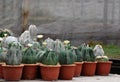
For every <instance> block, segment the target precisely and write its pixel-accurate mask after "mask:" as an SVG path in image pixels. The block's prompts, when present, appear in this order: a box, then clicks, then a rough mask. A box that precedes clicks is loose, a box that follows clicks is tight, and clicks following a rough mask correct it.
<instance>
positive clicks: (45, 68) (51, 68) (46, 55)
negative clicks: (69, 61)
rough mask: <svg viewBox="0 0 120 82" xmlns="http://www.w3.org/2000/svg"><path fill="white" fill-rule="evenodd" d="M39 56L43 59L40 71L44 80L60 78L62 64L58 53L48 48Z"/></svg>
mask: <svg viewBox="0 0 120 82" xmlns="http://www.w3.org/2000/svg"><path fill="white" fill-rule="evenodd" d="M40 55H41V56H39V57H38V58H39V59H40V60H41V62H40V63H41V64H40V72H41V77H42V79H43V80H47V81H52V80H58V77H59V71H60V67H61V65H60V64H59V60H58V54H57V53H56V52H55V51H53V50H51V49H46V50H45V51H44V52H43V54H40Z"/></svg>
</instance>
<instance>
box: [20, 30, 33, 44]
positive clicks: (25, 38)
mask: <svg viewBox="0 0 120 82" xmlns="http://www.w3.org/2000/svg"><path fill="white" fill-rule="evenodd" d="M19 42H20V43H21V44H22V45H24V46H26V44H28V43H31V42H32V39H31V36H30V32H29V31H28V30H26V31H25V32H23V33H22V34H21V35H20V37H19Z"/></svg>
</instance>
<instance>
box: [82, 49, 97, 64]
mask: <svg viewBox="0 0 120 82" xmlns="http://www.w3.org/2000/svg"><path fill="white" fill-rule="evenodd" d="M81 51H82V54H83V61H88V62H89V61H91V62H94V61H95V55H94V52H93V49H92V48H90V47H82V49H81Z"/></svg>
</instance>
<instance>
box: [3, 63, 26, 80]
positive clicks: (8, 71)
mask: <svg viewBox="0 0 120 82" xmlns="http://www.w3.org/2000/svg"><path fill="white" fill-rule="evenodd" d="M2 66H3V77H4V79H5V80H7V81H19V80H20V79H21V76H22V70H23V66H24V65H5V64H4V65H2Z"/></svg>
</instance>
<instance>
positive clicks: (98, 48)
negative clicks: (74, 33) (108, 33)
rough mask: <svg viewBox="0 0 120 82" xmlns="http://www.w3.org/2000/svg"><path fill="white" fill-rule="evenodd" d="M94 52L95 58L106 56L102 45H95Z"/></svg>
mask: <svg viewBox="0 0 120 82" xmlns="http://www.w3.org/2000/svg"><path fill="white" fill-rule="evenodd" d="M93 51H94V54H95V56H104V50H103V48H102V46H101V45H100V44H97V45H95V47H94V49H93Z"/></svg>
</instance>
